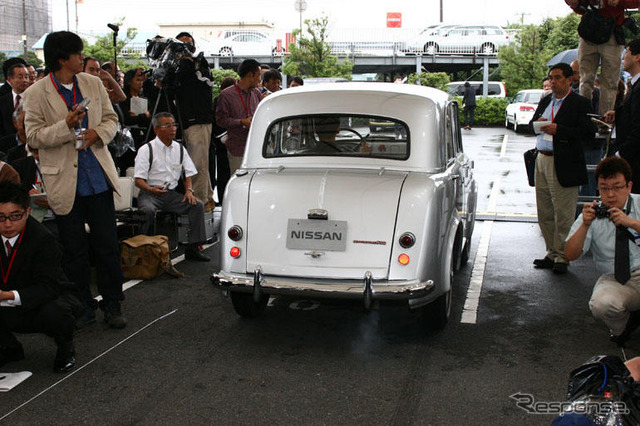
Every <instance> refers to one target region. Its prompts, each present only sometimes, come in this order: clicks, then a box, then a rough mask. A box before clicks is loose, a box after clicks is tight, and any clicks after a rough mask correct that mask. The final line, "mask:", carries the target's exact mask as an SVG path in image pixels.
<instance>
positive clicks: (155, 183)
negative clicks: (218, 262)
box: [135, 112, 210, 262]
mask: <svg viewBox="0 0 640 426" xmlns="http://www.w3.org/2000/svg"><path fill="white" fill-rule="evenodd" d="M151 125H152V126H153V131H154V132H155V134H156V138H155V139H154V140H152V141H151V142H149V143H147V144H145V145H143V146H141V147H140V149H138V154H137V155H136V162H135V180H136V186H137V187H138V188H140V189H141V191H140V194H139V195H138V209H139V210H140V211H142V212H144V214H145V217H146V222H145V224H144V227H143V232H144V233H145V234H149V232H150V230H151V229H152V225H153V220H154V216H155V213H156V211H158V210H162V211H165V212H170V213H178V214H184V213H186V214H188V215H189V246H188V247H187V250H186V251H185V258H187V259H189V260H196V261H200V262H208V261H209V260H210V259H209V258H208V257H207V256H205V255H204V254H203V253H202V252H201V251H200V250H199V248H198V246H199V244H201V243H203V242H204V241H206V239H207V237H206V230H205V223H204V204H203V202H202V201H200V200H198V199H197V198H196V196H195V195H194V194H193V187H192V183H191V177H192V176H193V175H195V174H197V173H198V172H197V170H196V167H195V165H194V164H193V161H192V160H191V157H189V153H188V152H187V151H186V150H185V149H184V147H183V146H182V145H180V144H179V143H178V142H175V141H174V140H173V138H175V136H176V129H177V127H178V126H177V124H176V122H175V119H174V117H173V115H172V114H170V113H168V112H160V113H158V114H156V115H155V116H154V117H153V118H152V119H151ZM183 170H184V190H185V191H184V192H185V193H184V194H181V193H179V192H178V191H176V189H177V188H178V183H179V180H180V178H181V175H182V174H183Z"/></svg>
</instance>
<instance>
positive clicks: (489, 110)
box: [456, 97, 509, 126]
mask: <svg viewBox="0 0 640 426" xmlns="http://www.w3.org/2000/svg"><path fill="white" fill-rule="evenodd" d="M456 100H457V101H458V105H460V122H461V123H463V122H464V121H463V117H464V114H463V108H462V98H461V97H456ZM476 104H477V106H476V113H475V120H474V122H475V125H476V126H503V125H504V111H505V109H506V108H507V105H509V101H508V100H507V99H506V98H481V97H477V98H476Z"/></svg>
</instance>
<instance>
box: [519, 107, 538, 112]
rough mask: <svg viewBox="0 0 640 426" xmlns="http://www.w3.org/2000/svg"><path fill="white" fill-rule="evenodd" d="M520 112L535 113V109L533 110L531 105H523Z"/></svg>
mask: <svg viewBox="0 0 640 426" xmlns="http://www.w3.org/2000/svg"><path fill="white" fill-rule="evenodd" d="M520 111H521V112H525V111H531V112H535V109H533V107H532V106H529V105H522V106H521V107H520Z"/></svg>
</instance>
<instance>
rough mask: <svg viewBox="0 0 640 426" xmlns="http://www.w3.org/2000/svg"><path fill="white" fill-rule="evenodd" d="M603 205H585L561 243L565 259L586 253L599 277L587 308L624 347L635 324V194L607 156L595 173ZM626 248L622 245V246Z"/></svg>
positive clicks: (638, 262) (639, 257)
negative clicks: (601, 206) (591, 258)
mask: <svg viewBox="0 0 640 426" xmlns="http://www.w3.org/2000/svg"><path fill="white" fill-rule="evenodd" d="M595 178H596V180H597V182H598V190H599V191H600V196H601V198H602V203H603V204H604V205H605V206H606V207H603V208H599V209H597V207H599V206H597V203H596V201H593V202H592V203H587V204H585V205H584V206H583V208H582V214H581V215H580V216H578V219H576V221H575V222H574V223H573V226H572V227H571V230H570V231H569V237H568V238H567V242H566V244H565V254H566V256H567V258H568V259H569V260H574V259H577V258H578V257H579V256H581V255H582V254H584V253H586V252H587V251H589V250H591V253H592V254H593V260H594V261H595V264H596V269H597V270H598V272H600V273H602V276H601V277H600V278H599V279H598V281H597V282H596V285H595V287H594V288H593V294H592V295H591V300H590V301H589V308H590V309H591V312H592V313H593V316H594V317H596V318H598V319H601V320H602V321H604V323H605V324H606V325H607V326H608V327H609V329H610V331H611V340H612V341H614V342H615V343H617V344H618V345H619V346H624V344H625V342H626V341H627V340H628V339H629V335H630V334H631V332H632V331H633V330H634V329H635V328H637V327H638V325H640V247H639V246H638V244H639V243H640V195H636V194H631V188H632V186H633V182H632V181H631V168H630V167H629V163H627V161H625V160H624V159H622V158H620V157H608V158H606V159H604V160H602V161H601V162H600V164H599V165H598V167H597V168H596V171H595ZM625 246H626V247H625Z"/></svg>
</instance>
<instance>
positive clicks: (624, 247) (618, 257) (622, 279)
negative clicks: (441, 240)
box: [613, 226, 631, 284]
mask: <svg viewBox="0 0 640 426" xmlns="http://www.w3.org/2000/svg"><path fill="white" fill-rule="evenodd" d="M613 267H614V269H613V270H614V272H613V275H614V277H615V278H616V281H618V282H619V283H620V284H624V283H626V282H627V281H628V280H629V278H630V277H631V271H630V267H629V231H627V228H625V227H624V226H616V253H615V258H614V263H613Z"/></svg>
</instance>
